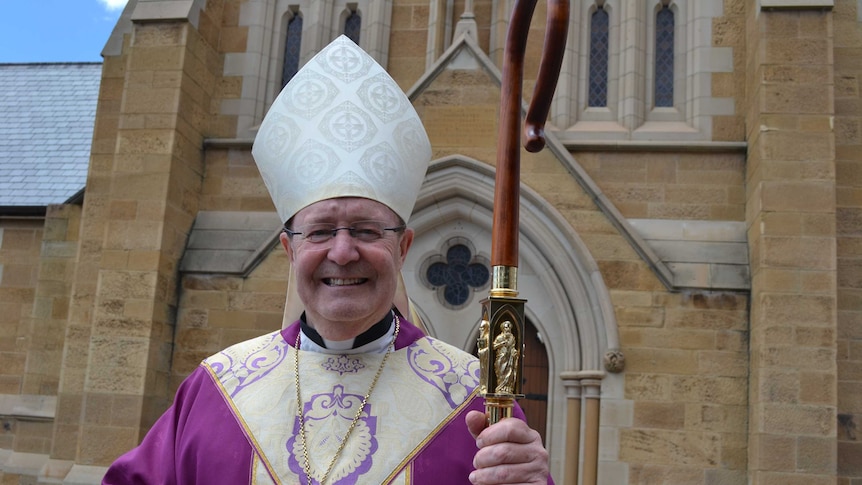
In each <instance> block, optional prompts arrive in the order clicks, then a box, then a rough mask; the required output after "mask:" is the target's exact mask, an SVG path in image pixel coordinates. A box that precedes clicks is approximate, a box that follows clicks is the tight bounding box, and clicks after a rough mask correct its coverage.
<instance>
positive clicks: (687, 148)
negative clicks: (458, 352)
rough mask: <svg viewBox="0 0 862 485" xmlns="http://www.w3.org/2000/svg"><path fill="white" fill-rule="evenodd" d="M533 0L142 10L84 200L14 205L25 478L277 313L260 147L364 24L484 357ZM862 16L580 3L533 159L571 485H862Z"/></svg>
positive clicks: (85, 464)
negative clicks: (477, 268) (404, 122)
mask: <svg viewBox="0 0 862 485" xmlns="http://www.w3.org/2000/svg"><path fill="white" fill-rule="evenodd" d="M513 3H514V2H512V1H511V0H473V1H470V0H458V1H451V0H450V1H442V0H421V1H420V0H389V1H383V0H356V1H352V2H351V1H345V0H314V1H312V0H130V1H129V3H128V6H127V7H126V9H125V11H124V12H123V15H122V16H121V19H120V21H119V22H118V24H117V26H116V28H115V30H114V32H113V34H112V36H111V38H110V39H109V40H108V42H107V44H106V46H105V49H104V51H103V57H104V63H103V65H102V79H101V88H100V91H99V101H98V107H97V111H96V119H95V128H94V134H93V143H92V149H91V152H90V160H89V172H88V176H87V182H86V190H85V193H84V197H83V201H82V202H80V203H69V204H61V205H51V206H48V208H47V211H46V215H45V217H44V218H42V219H40V220H38V221H32V220H28V221H21V220H17V219H15V218H8V217H6V218H4V217H0V270H2V271H0V309H2V311H0V313H2V314H0V420H2V422H3V430H2V431H0V483H4V484H13V483H14V484H17V483H21V484H30V483H70V484H71V483H82V484H83V483H98V480H99V478H100V477H101V474H102V473H103V472H104V470H105V467H107V466H108V465H109V464H110V463H111V462H112V460H113V459H115V458H116V457H117V456H118V455H119V454H121V453H122V452H124V451H126V450H128V449H130V448H132V447H134V446H135V445H136V444H137V443H138V442H140V440H141V439H142V437H143V436H144V434H145V433H146V431H147V430H148V428H149V427H150V426H151V425H152V423H153V422H154V421H155V419H157V418H158V416H159V415H160V414H161V413H162V412H163V411H164V410H165V409H166V407H167V406H168V405H169V404H170V402H171V400H172V396H173V393H174V392H175V390H176V388H177V386H178V385H179V383H180V382H181V381H182V380H183V378H184V377H185V376H186V375H188V374H189V373H190V372H191V371H192V369H194V368H195V366H197V365H198V363H199V362H200V361H201V360H202V359H203V358H205V357H206V356H208V355H211V354H213V353H215V352H217V351H218V350H220V349H222V348H224V347H226V346H228V345H230V344H232V343H235V342H239V341H242V340H245V339H248V338H251V337H254V336H257V335H260V334H262V333H265V332H268V331H271V330H275V329H277V328H280V326H281V325H282V311H283V308H284V304H285V293H286V291H287V284H286V280H287V274H288V271H289V263H288V260H287V257H286V255H285V254H284V252H283V250H282V249H281V248H280V246H279V245H277V244H276V237H277V234H278V231H279V226H280V222H281V221H278V218H277V216H276V215H275V212H274V209H273V206H272V203H271V201H270V199H269V196H268V194H267V192H266V188H265V187H264V185H263V183H262V180H261V178H260V175H259V173H258V171H257V168H256V166H255V164H254V161H253V160H252V157H251V154H250V150H251V143H252V140H253V139H254V136H255V133H256V128H257V126H258V125H259V124H260V122H261V120H262V118H263V116H264V114H265V113H266V110H267V107H268V106H269V104H270V103H271V102H272V101H273V100H274V98H275V96H276V95H277V94H278V92H279V90H280V88H281V86H282V83H283V82H284V80H285V79H286V78H289V76H290V73H291V72H295V71H292V67H293V66H292V64H297V65H299V66H301V65H302V63H303V62H305V61H307V60H308V59H309V58H310V57H311V56H313V55H314V53H316V52H317V50H319V49H320V48H321V47H323V46H324V45H326V44H327V43H328V42H329V41H330V40H332V39H333V38H334V37H335V36H337V35H338V34H340V33H343V32H348V31H349V33H350V34H351V35H352V36H354V38H355V39H356V40H358V42H359V44H360V45H361V46H362V47H363V48H365V49H366V50H367V51H368V52H369V53H370V54H371V55H372V56H373V57H374V58H375V59H376V60H377V61H378V62H379V63H380V64H381V65H383V66H384V67H386V69H387V70H388V71H389V72H390V74H391V75H392V76H393V77H394V78H395V79H396V81H397V82H398V83H399V84H400V85H401V87H402V88H403V89H404V91H405V92H406V93H407V94H408V96H409V98H410V99H411V101H412V102H413V104H414V106H415V107H416V110H417V112H418V113H419V116H420V117H421V118H422V120H423V122H424V124H425V126H426V129H427V130H428V134H429V138H430V140H431V143H432V146H433V149H434V154H433V160H432V163H431V166H430V168H429V170H428V173H427V175H426V178H425V182H424V184H423V186H422V189H421V191H420V193H419V194H418V202H417V204H416V208H415V210H414V213H413V216H412V217H411V219H410V222H409V224H410V225H411V227H413V228H414V229H415V230H416V241H415V243H414V246H413V248H412V249H411V252H410V254H409V255H408V258H407V263H406V265H405V270H404V282H405V286H406V287H407V291H408V294H409V295H410V297H411V299H412V301H413V304H414V308H415V310H416V313H417V315H419V316H420V317H421V319H422V320H423V322H425V325H426V327H427V329H428V331H429V333H431V334H433V335H434V336H436V337H439V338H442V339H443V340H446V341H448V342H450V343H452V344H454V345H457V346H460V347H462V348H464V349H466V350H472V348H473V346H474V345H475V339H476V331H477V325H478V320H479V316H480V313H479V308H480V307H479V300H480V299H482V298H484V296H485V295H486V294H487V290H488V284H487V282H486V281H485V280H483V279H482V278H475V279H468V280H466V281H465V282H464V284H463V285H462V286H461V287H459V288H450V287H448V286H447V285H446V284H444V283H441V282H440V281H438V279H437V278H436V276H435V272H434V271H435V270H433V268H436V271H444V272H445V271H454V269H453V268H454V267H455V265H456V263H462V264H470V265H487V262H488V260H489V258H490V247H491V238H490V232H491V219H492V217H491V214H492V207H493V181H494V164H495V160H496V142H497V110H498V107H499V99H500V80H501V75H500V71H501V68H502V66H501V59H502V51H503V45H504V40H505V32H506V27H507V19H508V15H509V12H510V10H511V7H512V4H513ZM544 17H545V4H544V3H543V2H539V3H538V5H537V10H536V13H535V16H534V20H533V24H532V29H531V33H530V37H529V44H528V51H527V59H526V63H525V64H526V65H525V80H526V86H527V87H531V86H532V83H533V81H534V80H535V77H536V75H535V73H536V71H537V67H538V59H539V57H540V51H541V42H542V38H543V34H544V29H545V27H544V24H545V21H544ZM860 22H862V2H860V1H854V0H757V1H755V0H716V1H702V0H571V20H570V28H569V35H568V42H567V51H566V57H565V59H564V61H563V72H562V75H561V77H560V81H559V84H558V88H557V93H556V96H555V100H554V104H553V106H552V109H551V114H550V117H549V126H550V135H549V140H548V146H547V147H546V148H545V150H543V151H542V152H540V153H538V154H528V153H526V152H524V153H523V155H522V158H521V163H522V175H521V183H522V201H521V226H520V227H521V267H520V275H521V276H520V278H519V279H520V280H521V283H520V285H519V287H520V290H521V296H522V297H523V298H525V299H527V315H526V316H527V320H528V323H529V325H530V327H531V332H532V333H531V335H532V338H533V341H531V342H532V343H529V344H528V345H530V346H529V347H528V358H531V357H529V356H531V355H535V356H536V358H535V361H536V362H538V363H537V364H536V369H538V370H537V371H536V372H537V373H536V374H529V375H528V378H529V379H532V380H531V382H529V385H530V386H532V387H531V391H530V396H528V397H529V398H531V399H532V400H528V401H529V402H528V403H525V408H528V407H529V408H530V409H533V410H534V411H530V412H531V416H539V417H538V418H534V419H537V420H539V421H543V422H540V423H539V424H538V425H537V427H540V428H542V430H543V433H544V434H543V436H544V439H545V443H546V446H547V448H548V450H549V452H550V458H551V471H552V474H553V475H554V478H555V480H556V482H557V483H563V484H567V485H577V484H582V485H594V484H610V485H615V484H632V485H633V484H703V485H718V484H722V485H731V484H732V485H742V484H747V483H752V484H764V485H766V484H790V485H792V484H802V483H804V484H814V485H820V484H839V485H858V484H860V483H862V436H860V432H862V431H860V430H859V427H860V426H862V101H860V100H862V98H860V89H862V86H860V76H862V61H860V60H862V23H860ZM529 96H530V91H529V90H525V100H528V98H529ZM450 290H451V291H450ZM456 290H457V291H456ZM530 362H531V363H533V360H531V361H530ZM530 365H532V364H530ZM529 372H532V371H529ZM535 376H539V377H535ZM525 385H527V384H525ZM534 424H535V423H534Z"/></svg>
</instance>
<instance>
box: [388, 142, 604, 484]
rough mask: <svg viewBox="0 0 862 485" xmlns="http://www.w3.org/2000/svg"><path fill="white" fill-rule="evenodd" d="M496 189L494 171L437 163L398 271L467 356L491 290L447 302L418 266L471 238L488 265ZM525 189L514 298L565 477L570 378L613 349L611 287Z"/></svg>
mask: <svg viewBox="0 0 862 485" xmlns="http://www.w3.org/2000/svg"><path fill="white" fill-rule="evenodd" d="M493 186H494V172H493V167H490V166H488V165H487V164H484V163H482V162H479V161H476V160H473V159H471V158H469V157H464V156H452V157H447V158H444V159H440V160H437V161H435V162H433V163H432V164H431V166H430V167H429V170H428V174H427V175H426V178H425V182H424V184H423V186H422V189H421V190H420V193H419V198H418V200H417V203H416V207H415V208H414V211H413V216H412V217H411V219H410V226H411V227H412V228H413V229H414V230H415V231H416V238H415V240H414V244H413V247H412V248H411V250H410V252H409V254H408V255H407V261H406V264H405V268H404V271H403V273H404V281H405V285H406V287H407V290H408V294H409V295H410V297H411V299H412V300H413V302H414V304H415V306H416V307H417V311H418V312H419V314H420V315H421V316H422V318H423V319H424V320H425V322H426V325H427V326H428V330H429V332H430V333H431V334H432V335H434V336H435V337H438V338H440V339H442V340H445V341H447V342H449V343H451V344H453V345H456V346H459V347H460V348H462V349H465V350H467V351H470V350H471V349H472V347H473V344H474V343H475V340H476V332H477V328H478V320H479V316H480V304H479V301H480V300H481V299H482V298H484V297H485V296H486V295H487V288H485V289H484V292H483V291H481V290H477V291H475V292H474V294H473V295H471V298H470V299H469V301H468V302H467V303H465V304H464V305H461V306H457V307H453V306H452V305H446V304H445V302H441V301H440V299H439V293H438V292H436V291H432V289H431V288H429V286H428V284H427V283H426V282H425V281H423V276H422V274H421V268H422V267H423V264H424V263H425V261H427V260H428V259H429V258H434V257H439V254H440V251H441V248H444V247H446V246H447V244H450V242H451V240H452V239H453V238H457V239H459V240H463V241H469V242H470V244H471V245H472V247H474V248H475V251H476V253H477V254H478V255H479V256H482V257H485V258H490V247H491V224H492V208H493V192H494V187H493ZM521 190H522V204H521V224H520V225H521V242H520V253H521V256H520V264H519V291H520V297H522V298H526V299H527V308H526V316H527V318H528V319H529V321H530V322H531V323H532V324H533V325H534V326H535V327H536V330H537V331H538V332H539V334H541V335H542V340H543V341H544V342H545V346H546V351H547V355H548V366H549V375H550V379H549V382H548V418H547V440H546V445H547V447H548V449H549V451H550V453H551V462H552V472H553V474H554V475H555V476H562V473H561V470H562V467H563V464H564V462H565V461H566V457H567V455H568V454H569V453H568V452H567V451H566V449H565V448H566V441H567V440H566V432H565V429H566V428H565V427H566V414H567V412H570V410H569V401H570V398H571V397H572V395H573V392H575V393H579V392H580V390H579V389H577V390H575V391H573V390H572V388H573V387H579V386H580V385H579V384H575V385H574V386H573V385H572V384H571V376H573V375H584V374H585V373H586V374H588V375H591V376H595V375H601V374H602V373H603V363H602V361H603V357H604V354H605V352H606V351H607V350H609V349H617V348H618V347H619V343H618V342H619V340H618V334H617V327H616V321H615V319H614V316H613V310H612V307H611V303H610V297H609V295H608V292H607V288H606V287H605V285H604V282H603V280H602V277H601V274H600V273H599V270H598V266H597V265H596V263H595V261H594V260H593V258H592V256H591V254H590V253H589V251H588V250H587V248H586V246H585V245H584V244H583V242H582V241H581V240H580V238H579V237H578V235H577V233H576V232H575V231H574V230H573V229H572V228H571V227H570V226H569V225H568V223H566V221H565V220H564V219H563V218H562V217H561V216H560V215H559V214H557V213H556V211H555V210H554V209H553V208H552V207H551V206H550V205H549V204H547V203H546V202H545V201H543V200H542V198H541V197H540V196H539V195H538V194H536V193H535V192H533V191H532V190H531V189H529V188H528V187H524V186H522V189H521ZM564 379H568V380H566V381H564ZM575 379H579V378H578V377H576V378H575ZM595 397H598V393H597V392H596V396H595ZM578 398H580V395H579V394H578ZM578 425H579V423H578ZM596 426H597V425H596Z"/></svg>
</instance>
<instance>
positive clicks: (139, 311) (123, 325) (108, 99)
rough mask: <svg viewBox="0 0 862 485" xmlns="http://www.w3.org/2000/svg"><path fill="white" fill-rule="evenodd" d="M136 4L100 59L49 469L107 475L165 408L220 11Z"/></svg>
mask: <svg viewBox="0 0 862 485" xmlns="http://www.w3.org/2000/svg"><path fill="white" fill-rule="evenodd" d="M203 3H204V2H194V5H193V3H192V2H183V3H180V2H157V1H152V2H138V3H137V4H136V6H135V10H134V12H133V13H132V15H131V19H132V22H133V23H132V25H131V33H130V34H129V35H127V37H126V38H125V41H124V43H123V44H124V45H123V48H122V52H120V53H118V54H117V55H116V56H113V55H108V56H107V57H106V59H105V65H104V74H103V82H102V87H101V92H100V97H99V104H98V109H97V116H96V130H95V133H94V143H93V152H92V158H91V166H90V173H89V176H88V180H87V192H86V196H85V201H84V209H83V217H82V231H81V248H80V256H79V265H78V269H77V273H76V274H75V278H74V286H73V291H72V305H71V310H70V317H69V324H68V328H67V332H66V341H65V351H64V356H65V357H64V363H63V374H62V376H61V382H60V390H59V396H58V410H57V422H56V425H55V433H54V435H55V439H54V450H53V454H52V455H53V458H55V459H67V460H68V459H71V460H74V461H75V463H76V466H77V465H95V466H105V465H108V464H110V463H111V462H112V461H113V460H114V459H115V458H116V457H117V456H118V455H119V454H121V453H123V452H125V451H127V450H129V449H131V448H132V447H134V446H136V445H137V444H138V443H139V441H140V439H141V438H142V437H143V434H144V433H145V432H146V431H147V430H148V429H149V427H150V426H151V425H152V423H153V422H154V421H155V419H156V418H157V417H158V416H159V415H160V414H161V413H162V412H163V411H164V410H165V409H166V407H167V405H168V403H169V402H170V400H171V397H172V392H173V390H172V389H170V386H169V377H170V367H169V366H170V355H171V349H172V345H173V326H174V323H175V322H174V320H175V315H176V304H177V288H176V282H177V280H178V278H177V267H178V262H179V260H180V258H181V256H182V252H183V250H184V247H185V241H186V238H187V234H188V231H189V230H190V228H191V225H192V222H193V221H194V216H195V214H196V213H197V209H198V199H199V197H200V191H201V184H202V177H203V155H202V146H203V139H204V136H206V134H207V131H208V130H209V129H210V123H211V122H212V118H213V116H212V114H213V113H212V106H211V104H212V99H211V98H212V96H213V93H214V92H215V89H216V86H217V84H218V83H217V80H218V77H219V76H220V75H221V72H222V70H223V67H222V66H223V60H222V59H223V56H220V55H219V54H218V52H217V51H216V49H215V47H214V46H217V45H218V26H219V25H221V9H222V8H223V4H222V3H221V2H207V5H209V6H210V8H209V9H203V10H200V9H201V6H200V5H198V4H203Z"/></svg>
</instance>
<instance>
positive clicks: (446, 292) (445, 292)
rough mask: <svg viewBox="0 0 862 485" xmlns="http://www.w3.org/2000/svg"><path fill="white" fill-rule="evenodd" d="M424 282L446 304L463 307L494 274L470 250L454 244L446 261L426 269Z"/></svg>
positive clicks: (438, 262) (434, 263)
mask: <svg viewBox="0 0 862 485" xmlns="http://www.w3.org/2000/svg"><path fill="white" fill-rule="evenodd" d="M438 259H442V258H439V257H438ZM425 278H426V279H427V280H428V283H429V284H431V285H432V286H434V287H437V290H438V294H439V295H440V296H442V298H443V300H444V301H445V303H446V304H448V305H450V306H452V307H460V306H462V305H464V304H465V303H467V301H468V300H469V299H470V296H471V294H472V293H473V292H474V291H475V290H478V289H480V288H482V287H483V286H485V285H487V284H488V281H489V279H490V278H491V272H490V270H489V269H488V265H487V264H485V263H484V262H482V261H481V260H480V258H478V257H474V256H473V254H472V251H471V249H470V248H469V247H467V246H466V245H465V244H455V245H452V246H450V247H449V249H448V250H447V251H446V260H445V261H439V260H438V261H437V262H433V263H431V264H429V265H427V269H426V270H425ZM441 290H442V292H441ZM440 293H442V294H440Z"/></svg>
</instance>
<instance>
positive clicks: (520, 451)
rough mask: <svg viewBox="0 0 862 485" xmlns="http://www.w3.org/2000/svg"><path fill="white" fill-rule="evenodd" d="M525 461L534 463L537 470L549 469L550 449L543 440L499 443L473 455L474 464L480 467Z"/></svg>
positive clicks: (517, 463) (516, 463)
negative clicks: (546, 448)
mask: <svg viewBox="0 0 862 485" xmlns="http://www.w3.org/2000/svg"><path fill="white" fill-rule="evenodd" d="M523 463H530V464H533V465H534V466H535V467H536V469H537V470H542V469H547V463H548V451H547V450H545V447H544V446H542V443H541V441H538V440H537V441H534V442H531V443H528V444H521V443H498V444H495V445H490V446H485V447H483V448H480V449H479V451H477V452H476V454H475V455H474V456H473V466H474V467H476V468H479V469H482V468H493V467H497V466H501V465H519V464H523Z"/></svg>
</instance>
